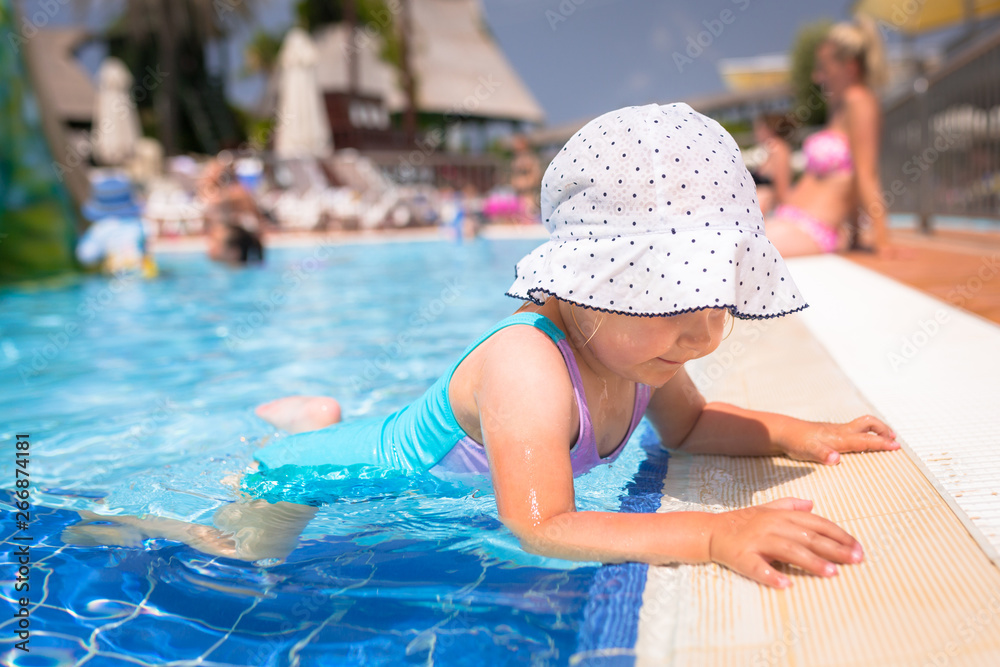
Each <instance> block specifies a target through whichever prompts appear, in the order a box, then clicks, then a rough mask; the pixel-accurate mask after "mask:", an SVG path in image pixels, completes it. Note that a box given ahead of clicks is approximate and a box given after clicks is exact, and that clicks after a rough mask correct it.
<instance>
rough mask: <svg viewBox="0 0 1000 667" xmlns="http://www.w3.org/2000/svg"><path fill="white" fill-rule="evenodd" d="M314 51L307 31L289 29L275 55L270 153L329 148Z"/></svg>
mask: <svg viewBox="0 0 1000 667" xmlns="http://www.w3.org/2000/svg"><path fill="white" fill-rule="evenodd" d="M318 59H319V55H318V52H317V50H316V47H315V45H314V44H313V41H312V39H310V37H309V35H308V33H306V31H304V30H302V29H301V28H292V29H291V30H290V31H289V32H288V36H287V37H286V38H285V43H284V44H283V45H282V47H281V51H280V52H279V54H278V65H279V67H280V72H279V76H280V78H281V82H280V86H279V88H278V117H277V123H276V130H275V132H276V134H275V137H274V152H275V153H276V154H277V155H278V157H280V158H301V157H322V156H324V155H328V154H329V152H330V150H331V149H332V146H331V141H330V125H329V119H328V118H327V115H326V108H325V105H324V103H323V97H322V94H321V93H320V90H319V86H318V84H317V82H316V64H317V61H318Z"/></svg>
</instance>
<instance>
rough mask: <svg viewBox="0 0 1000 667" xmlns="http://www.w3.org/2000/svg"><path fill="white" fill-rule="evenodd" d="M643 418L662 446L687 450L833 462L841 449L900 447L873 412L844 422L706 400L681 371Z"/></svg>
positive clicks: (657, 395)
mask: <svg viewBox="0 0 1000 667" xmlns="http://www.w3.org/2000/svg"><path fill="white" fill-rule="evenodd" d="M647 416H648V417H649V419H650V421H651V422H652V423H653V425H654V426H655V427H656V429H657V431H658V432H659V434H660V437H661V439H662V441H663V445H664V446H665V447H667V448H668V449H679V450H683V451H685V452H688V453H691V454H725V455H728V456H777V455H780V454H786V455H788V456H790V457H791V458H794V459H800V460H804V461H815V462H817V463H825V464H827V465H834V464H836V463H838V462H839V461H840V454H841V453H842V452H861V451H879V450H892V449H899V445H898V444H897V443H896V442H895V438H896V434H895V433H893V432H892V430H891V429H890V428H889V427H888V426H886V425H885V424H884V423H883V422H882V421H880V420H879V419H877V418H876V417H873V416H872V415H865V416H863V417H858V418H857V419H855V420H854V421H851V422H848V423H847V424H829V423H824V422H809V421H803V420H801V419H796V418H794V417H789V416H787V415H781V414H777V413H774V412H759V411H756V410H746V409H744V408H740V407H737V406H735V405H730V404H729V403H719V402H713V403H706V402H705V399H704V398H703V397H702V395H701V393H700V392H699V391H698V388H697V387H695V385H694V382H692V381H691V378H690V377H689V376H688V374H687V372H686V371H684V370H683V369H682V370H680V371H679V372H678V373H677V375H675V376H674V377H673V379H672V380H670V382H668V383H667V384H665V385H663V386H662V387H660V388H659V389H657V390H656V391H654V392H653V396H652V398H651V399H650V402H649V408H648V410H647Z"/></svg>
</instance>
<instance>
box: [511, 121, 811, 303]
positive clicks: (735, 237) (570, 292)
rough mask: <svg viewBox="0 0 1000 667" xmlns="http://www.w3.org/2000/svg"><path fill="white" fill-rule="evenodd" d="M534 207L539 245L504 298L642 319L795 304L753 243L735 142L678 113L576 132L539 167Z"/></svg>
mask: <svg viewBox="0 0 1000 667" xmlns="http://www.w3.org/2000/svg"><path fill="white" fill-rule="evenodd" d="M541 202H542V220H543V222H544V225H545V228H546V229H547V230H548V231H549V241H548V242H547V243H545V244H543V245H541V246H539V247H538V248H536V249H535V250H534V252H532V253H531V254H530V255H527V256H526V257H524V258H523V259H522V260H521V261H520V262H518V264H517V277H516V279H515V280H514V284H513V285H512V286H511V288H510V289H509V290H508V291H507V295H508V296H512V297H515V298H518V299H525V300H531V301H534V302H535V303H538V304H541V303H543V302H544V300H545V299H546V298H547V297H548V296H555V297H558V298H560V299H562V300H564V301H569V302H572V303H575V304H578V305H581V306H585V307H588V308H594V309H597V310H604V311H611V312H617V313H624V314H626V315H643V316H649V317H652V316H659V315H673V314H676V313H682V312H687V311H692V310H700V309H703V308H727V309H728V310H729V311H730V312H731V313H732V314H733V315H734V316H736V317H740V318H744V319H757V318H766V317H778V316H780V315H786V314H788V313H793V312H795V311H797V310H801V309H803V308H805V307H806V303H805V302H804V301H803V299H802V295H801V294H799V291H798V289H797V288H796V287H795V283H793V282H792V278H791V276H790V275H789V273H788V269H787V268H786V267H785V262H784V260H782V258H781V256H780V255H779V254H778V251H777V250H776V249H775V248H774V246H773V245H771V242H770V241H768V239H767V237H766V236H765V235H764V221H763V218H762V217H761V213H760V207H759V205H758V204H757V198H756V191H755V189H754V184H753V180H752V179H751V177H750V174H749V173H748V172H747V170H746V167H745V166H744V165H743V160H742V158H741V156H740V151H739V148H738V147H737V146H736V142H735V141H733V138H732V137H731V136H730V135H729V133H728V132H726V131H725V130H724V129H723V128H722V126H721V125H719V124H718V123H717V122H715V121H714V120H712V119H711V118H707V117H705V116H703V115H701V114H699V113H697V112H695V111H694V110H692V109H691V107H689V106H688V105H686V104H668V105H664V106H660V105H657V104H650V105H646V106H641V107H627V108H624V109H619V110H617V111H612V112H610V113H606V114H604V115H603V116H600V117H598V118H596V119H594V120H592V121H591V122H589V123H587V125H585V126H584V127H583V129H581V130H580V131H579V132H577V133H576V135H574V136H573V137H572V138H571V139H570V140H569V141H567V142H566V145H565V146H564V147H563V148H562V150H561V151H559V153H558V154H557V155H556V157H555V158H554V159H553V160H552V162H551V164H549V167H548V169H546V171H545V177H544V178H543V179H542V199H541Z"/></svg>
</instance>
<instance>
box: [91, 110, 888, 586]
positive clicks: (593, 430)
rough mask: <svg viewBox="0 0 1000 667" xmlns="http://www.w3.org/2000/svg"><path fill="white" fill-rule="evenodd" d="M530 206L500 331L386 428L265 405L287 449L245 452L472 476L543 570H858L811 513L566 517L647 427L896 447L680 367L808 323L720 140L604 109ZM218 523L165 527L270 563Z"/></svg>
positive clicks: (668, 434)
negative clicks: (710, 391) (760, 328)
mask: <svg viewBox="0 0 1000 667" xmlns="http://www.w3.org/2000/svg"><path fill="white" fill-rule="evenodd" d="M541 202H542V219H543V221H544V224H545V227H546V228H547V229H548V231H549V232H550V240H549V241H548V242H547V243H545V244H543V245H542V246H540V247H539V248H537V249H536V250H535V251H534V252H533V253H531V254H530V255H528V256H526V257H525V258H524V259H522V260H521V261H520V262H519V263H518V265H517V276H516V279H515V281H514V284H513V286H512V287H511V288H510V290H509V291H508V295H509V296H513V297H516V298H519V299H523V300H525V301H526V303H524V305H523V306H521V308H519V309H518V311H517V313H515V315H513V316H512V317H510V318H507V319H505V320H503V321H501V322H500V323H499V324H497V325H496V326H495V327H493V328H492V329H491V330H490V331H488V332H486V334H484V335H483V336H482V337H481V338H480V340H479V341H477V342H476V343H475V344H473V345H472V346H470V347H469V349H468V350H467V351H466V352H465V354H464V355H463V356H462V357H461V358H460V359H459V360H458V362H456V364H455V365H454V366H452V368H451V369H450V371H449V372H448V373H446V374H445V376H443V377H442V378H441V379H440V380H439V381H438V382H437V383H435V385H434V386H432V387H431V388H430V389H429V390H428V391H427V393H426V394H425V395H424V396H423V397H422V398H421V399H420V400H419V401H417V402H416V403H414V404H412V405H410V406H407V407H406V408H404V409H402V410H400V411H399V412H397V413H394V414H393V415H390V416H389V417H387V418H384V419H366V420H358V421H353V422H345V423H340V406H339V404H338V403H337V402H336V401H335V400H334V399H332V398H323V397H302V396H299V397H289V398H283V399H279V400H277V401H274V402H271V403H268V404H265V405H262V406H260V407H259V408H258V409H257V414H258V415H260V416H261V417H262V418H264V419H266V420H268V421H269V422H271V423H273V424H274V425H276V426H278V427H279V428H282V429H285V430H287V431H290V432H293V433H298V435H293V436H291V437H289V438H286V439H284V440H282V441H281V442H279V443H276V444H274V445H271V446H268V447H265V448H263V449H261V450H259V451H258V452H257V453H256V454H255V458H256V459H257V460H258V461H259V462H260V464H261V468H262V470H263V471H265V472H266V471H268V470H271V469H274V468H278V467H281V466H285V465H297V466H318V465H330V464H334V465H353V464H361V463H363V464H369V465H378V466H386V467H393V468H401V469H407V470H425V471H430V472H435V471H438V470H441V471H451V472H479V473H485V474H489V475H490V476H491V477H492V482H493V488H494V490H495V494H496V503H497V509H498V512H499V516H500V518H501V520H502V521H503V522H504V523H505V524H506V525H507V526H508V527H509V528H510V530H511V531H513V532H514V533H515V534H516V535H517V536H518V537H519V539H520V540H521V543H522V545H523V547H524V548H525V549H526V550H528V551H531V552H535V553H539V554H543V555H546V556H552V557H559V558H568V559H580V560H601V561H605V562H614V561H629V560H631V561H644V562H649V563H674V562H686V563H702V562H705V563H707V562H710V561H715V562H718V563H720V564H723V565H726V566H728V567H730V568H732V569H733V570H735V571H737V572H740V573H742V574H744V575H746V576H748V577H750V578H751V579H754V580H756V581H759V582H761V583H763V584H767V585H769V586H776V587H784V586H787V585H789V583H790V582H789V580H788V578H787V577H786V576H785V575H784V574H782V573H781V572H779V571H778V570H777V569H775V568H774V567H773V563H775V562H785V563H789V564H792V565H795V566H798V567H800V568H802V569H804V570H806V571H808V572H811V573H814V574H817V575H821V576H831V575H833V574H835V572H836V565H835V564H837V563H858V562H860V561H861V560H862V550H861V545H860V544H858V542H857V541H856V540H854V539H853V538H852V537H851V536H850V535H848V534H847V533H846V532H845V531H844V530H842V529H841V528H839V527H837V526H836V525H835V524H833V523H832V522H830V521H828V520H826V519H823V518H821V517H819V516H816V515H814V514H811V513H810V510H811V508H812V503H811V501H808V500H799V499H795V498H784V499H781V500H777V501H774V502H771V503H767V504H764V505H760V506H757V507H753V508H748V509H744V510H736V511H732V512H725V513H721V514H709V513H702V512H673V513H665V514H619V513H613V512H577V511H576V509H575V501H574V492H573V478H574V476H576V475H579V474H581V473H583V472H585V471H586V470H588V469H590V468H591V467H593V466H595V465H598V464H602V463H606V462H610V461H612V460H614V458H615V457H616V456H617V455H618V453H619V452H620V450H621V448H622V447H623V446H624V443H625V442H626V441H627V440H628V437H629V435H630V434H631V433H632V431H633V429H634V428H635V427H636V425H637V423H638V421H639V419H641V417H642V416H643V415H644V414H645V415H646V416H648V417H649V419H650V421H651V422H652V423H653V425H654V427H655V428H656V429H657V431H658V433H659V435H660V437H661V438H662V442H663V445H664V446H665V447H667V448H668V449H679V450H684V451H686V452H690V453H702V454H728V455H737V456H746V455H750V456H769V455H776V454H785V455H787V456H790V457H792V458H796V459H800V460H807V461H815V462H818V463H823V464H827V465H834V464H836V463H837V462H838V461H839V460H840V455H841V453H843V452H855V451H865V450H867V451H874V450H889V449H897V448H898V445H897V444H896V443H895V442H894V437H895V436H894V434H893V433H892V432H891V430H890V429H889V428H888V427H887V426H886V425H885V424H883V423H882V422H880V421H879V420H877V419H876V418H874V417H872V416H864V417H860V418H858V419H855V420H854V421H852V422H850V423H848V424H825V423H813V422H805V421H801V420H798V419H794V418H791V417H787V416H783V415H778V414H773V413H764V412H756V411H752V410H744V409H742V408H738V407H736V406H733V405H728V404H724V403H706V402H705V400H704V398H703V397H702V396H701V394H700V393H699V392H698V391H697V389H696V388H695V386H694V384H693V383H692V381H691V379H690V378H689V377H688V375H687V373H686V372H685V370H684V364H685V362H687V361H689V360H691V359H696V358H699V357H703V356H705V355H707V354H709V353H710V352H712V351H713V350H715V349H716V347H718V345H719V343H720V341H721V339H722V337H723V329H724V325H725V320H726V316H727V313H729V314H732V315H733V316H735V317H740V318H762V317H777V316H781V315H785V314H788V313H791V312H795V311H797V310H800V309H802V308H804V307H806V304H805V303H804V302H803V299H802V297H801V295H800V294H799V293H798V291H797V289H796V287H795V285H794V284H793V282H792V279H791V277H790V276H789V274H788V272H787V269H786V267H785V265H784V262H783V261H782V259H781V257H780V256H779V255H778V253H777V251H776V250H775V249H774V247H773V246H772V245H771V244H770V242H769V241H768V240H767V238H766V236H765V235H764V231H763V220H762V219H761V214H760V208H759V207H758V205H757V202H756V200H755V197H754V187H753V181H752V180H751V178H750V176H749V174H748V173H747V171H746V168H745V167H744V166H743V163H742V160H741V158H740V155H739V150H738V148H737V147H736V144H735V143H734V142H733V140H732V138H731V137H730V136H729V135H728V134H727V133H726V131H725V130H723V129H722V127H721V126H719V125H718V124H717V123H716V122H715V121H713V120H711V119H708V118H706V117H704V116H702V115H700V114H698V113H696V112H694V111H692V110H691V109H690V107H688V106H686V105H683V104H673V105H667V106H658V105H655V104H654V105H648V106H643V107H630V108H626V109H621V110H618V111H613V112H610V113H608V114H605V115H603V116H600V117H598V118H597V119H595V120H593V121H591V122H590V123H588V124H587V125H586V126H585V127H584V128H583V129H581V130H580V131H579V132H578V133H577V134H576V135H575V136H573V137H572V138H571V139H570V140H569V141H568V142H567V144H566V146H565V147H564V148H563V149H562V150H561V151H560V152H559V153H558V155H557V156H556V157H555V158H554V159H553V161H552V163H551V164H550V165H549V167H548V169H547V170H546V172H545V177H544V180H543V183H542V192H541ZM231 507H232V506H229V508H231ZM269 507H273V508H274V509H273V511H274V512H276V513H281V514H282V521H281V522H270V523H269V525H272V526H273V525H275V523H284V524H285V525H286V529H285V531H286V532H288V531H289V530H291V531H292V532H294V530H296V529H300V528H301V526H304V525H305V522H308V519H309V517H311V516H312V514H311V511H312V510H311V508H302V509H301V510H296V509H294V508H295V507H301V506H293V505H292V504H290V503H277V504H276V505H274V506H268V505H267V504H266V503H264V502H263V501H260V500H258V501H253V504H252V505H251V506H249V507H247V510H246V511H247V515H248V516H249V515H253V514H255V513H256V514H261V513H263V514H267V513H268V512H270V511H271V510H270V509H269ZM223 510H225V512H223V514H224V515H225V516H223V517H222V519H224V521H223V522H222V523H226V524H228V525H229V528H230V529H229V532H228V533H223V532H218V531H217V532H216V533H212V534H208V533H207V532H206V531H209V532H210V531H213V530H215V529H211V528H206V527H196V528H194V529H193V530H195V531H196V533H197V535H196V538H195V539H185V538H184V537H183V535H184V534H187V535H188V537H189V538H190V534H189V533H186V532H185V530H186V529H182V528H181V527H180V522H175V523H177V524H178V525H177V526H173V524H169V520H159V522H160V524H161V525H160V527H161V528H164V527H166V528H170V530H171V531H172V534H173V535H174V536H176V535H181V537H179V539H184V541H186V542H188V543H191V544H194V545H195V546H197V547H199V548H203V549H205V550H210V551H211V550H212V549H216V551H213V553H216V552H220V551H219V549H218V548H217V547H215V546H212V544H213V543H214V541H216V540H218V539H222V538H224V539H228V540H229V541H228V542H227V543H226V544H227V546H226V548H225V549H223V550H222V552H224V553H226V555H235V556H236V557H244V558H248V559H253V558H255V557H256V558H261V557H264V556H266V555H272V556H273V555H275V554H267V553H265V552H266V551H267V550H266V549H261V548H256V547H251V546H248V545H249V544H250V542H251V541H252V540H246V539H245V540H244V541H243V543H242V547H241V546H240V544H241V543H240V538H239V530H238V525H237V524H239V522H238V521H234V520H233V517H232V514H233V513H234V512H236V513H239V512H242V511H243V510H232V509H227V508H223ZM293 515H294V516H295V517H298V518H297V519H295V520H294V521H292V520H291V519H290V517H291V516H293ZM109 518H110V517H109ZM114 520H116V521H118V520H119V519H114ZM164 521H166V522H168V523H167V524H164V523H163V522H164ZM292 523H294V524H295V525H296V526H299V528H294V527H292V528H289V526H290V525H291V524H292ZM168 524H169V525H168ZM220 525H222V524H221V523H220ZM239 525H243V524H239ZM143 531H145V532H141V533H139V535H140V536H145V535H146V534H148V533H149V532H150V531H148V530H146V529H143ZM161 532H163V531H162V530H161ZM251 533H253V534H259V533H261V531H260V530H256V531H251ZM226 535H228V537H225V536H226ZM234 536H235V538H234ZM234 539H235V542H234ZM275 539H277V538H275ZM234 544H235V545H236V546H235V547H234V546H233V545H234ZM206 545H208V546H206ZM241 549H242V551H241ZM288 550H290V549H287V548H286V549H285V550H284V553H287V551H288Z"/></svg>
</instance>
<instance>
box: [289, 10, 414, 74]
mask: <svg viewBox="0 0 1000 667" xmlns="http://www.w3.org/2000/svg"><path fill="white" fill-rule="evenodd" d="M355 11H356V13H357V22H358V27H359V28H363V29H364V30H365V32H366V33H367V34H369V35H373V34H374V35H378V36H379V37H381V38H382V52H381V53H380V54H379V55H380V56H381V57H382V60H384V61H385V62H387V63H389V64H390V65H392V66H393V67H395V68H397V69H399V68H400V66H401V64H402V53H403V47H402V42H401V41H400V38H399V30H397V28H396V21H395V16H394V15H393V13H392V11H390V10H389V6H388V5H387V4H386V2H385V0H355ZM295 13H296V15H297V16H298V19H299V25H301V26H302V27H303V28H304V29H306V30H308V31H313V30H316V29H317V28H320V27H322V26H324V25H329V24H332V23H340V22H341V21H343V20H344V6H343V1H342V0H299V2H298V4H296V5H295Z"/></svg>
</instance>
